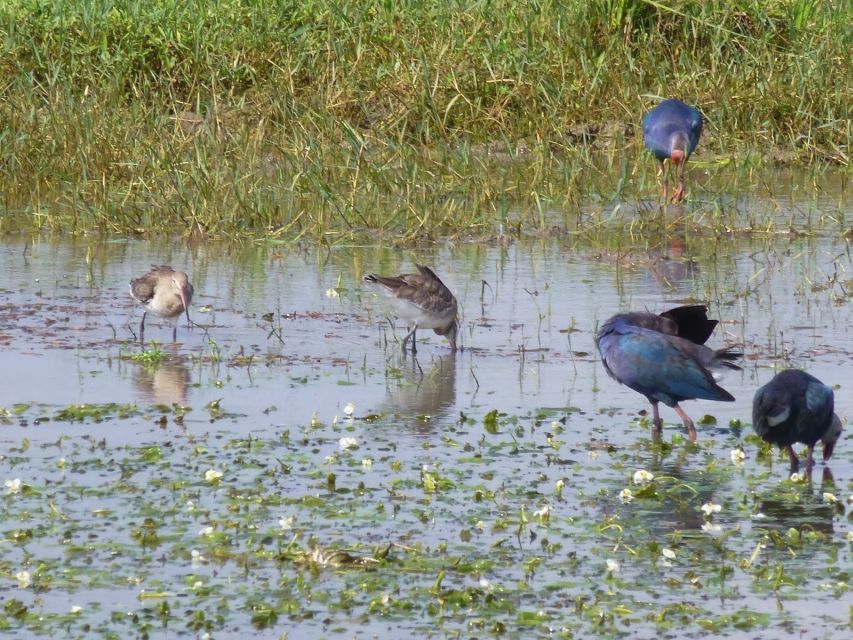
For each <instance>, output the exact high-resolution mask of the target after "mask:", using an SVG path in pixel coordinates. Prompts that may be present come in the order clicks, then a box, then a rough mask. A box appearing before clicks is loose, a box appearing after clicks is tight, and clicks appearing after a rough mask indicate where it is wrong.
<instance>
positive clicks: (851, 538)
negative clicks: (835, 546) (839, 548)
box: [847, 531, 853, 542]
mask: <svg viewBox="0 0 853 640" xmlns="http://www.w3.org/2000/svg"><path fill="white" fill-rule="evenodd" d="M847 542H853V531H848V532H847Z"/></svg>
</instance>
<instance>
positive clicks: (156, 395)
mask: <svg viewBox="0 0 853 640" xmlns="http://www.w3.org/2000/svg"><path fill="white" fill-rule="evenodd" d="M133 385H134V387H136V390H137V393H138V394H139V397H140V399H141V400H143V401H145V402H151V403H153V404H159V405H164V406H167V407H171V406H173V405H175V404H178V405H183V404H186V401H187V391H188V389H189V386H190V372H189V370H188V369H187V368H186V366H185V365H184V363H183V362H179V361H170V362H164V363H161V364H159V365H157V366H156V368H151V367H147V366H142V365H140V366H137V367H136V368H135V369H134V371H133Z"/></svg>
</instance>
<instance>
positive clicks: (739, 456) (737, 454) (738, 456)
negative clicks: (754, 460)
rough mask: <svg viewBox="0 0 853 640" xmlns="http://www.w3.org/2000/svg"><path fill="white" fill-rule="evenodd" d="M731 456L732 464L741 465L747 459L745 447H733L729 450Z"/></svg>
mask: <svg viewBox="0 0 853 640" xmlns="http://www.w3.org/2000/svg"><path fill="white" fill-rule="evenodd" d="M729 458H731V460H732V464H736V465H741V464H743V461H744V460H746V453H744V450H743V449H732V450H731V451H730V452H729Z"/></svg>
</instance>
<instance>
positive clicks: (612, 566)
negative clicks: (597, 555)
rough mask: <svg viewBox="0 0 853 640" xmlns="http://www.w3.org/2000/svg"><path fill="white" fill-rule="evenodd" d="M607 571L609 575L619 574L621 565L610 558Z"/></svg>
mask: <svg viewBox="0 0 853 640" xmlns="http://www.w3.org/2000/svg"><path fill="white" fill-rule="evenodd" d="M607 571H608V573H618V572H619V563H618V562H616V560H614V559H613V558H608V560H607Z"/></svg>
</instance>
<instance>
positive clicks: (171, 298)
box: [130, 265, 193, 342]
mask: <svg viewBox="0 0 853 640" xmlns="http://www.w3.org/2000/svg"><path fill="white" fill-rule="evenodd" d="M130 295H131V296H132V297H133V299H134V300H136V301H137V302H141V303H142V306H143V307H145V312H144V313H143V314H142V322H141V323H140V324H139V341H140V342H143V336H144V334H145V316H146V315H147V314H148V312H149V311H150V312H151V313H154V314H156V315H158V316H160V317H162V318H167V319H168V320H170V321H171V323H172V342H175V341H176V340H177V337H178V316H180V315H181V313H184V312H186V314H187V324H188V325H192V321H191V320H190V302H191V301H192V299H193V286H192V285H191V284H190V281H189V278H187V274H186V273H184V272H183V271H175V270H174V269H172V267H169V266H166V265H160V266H159V267H158V266H156V265H152V269H151V271H149V272H148V273H146V274H145V275H144V276H141V277H139V278H136V279H135V280H131V282H130Z"/></svg>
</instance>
